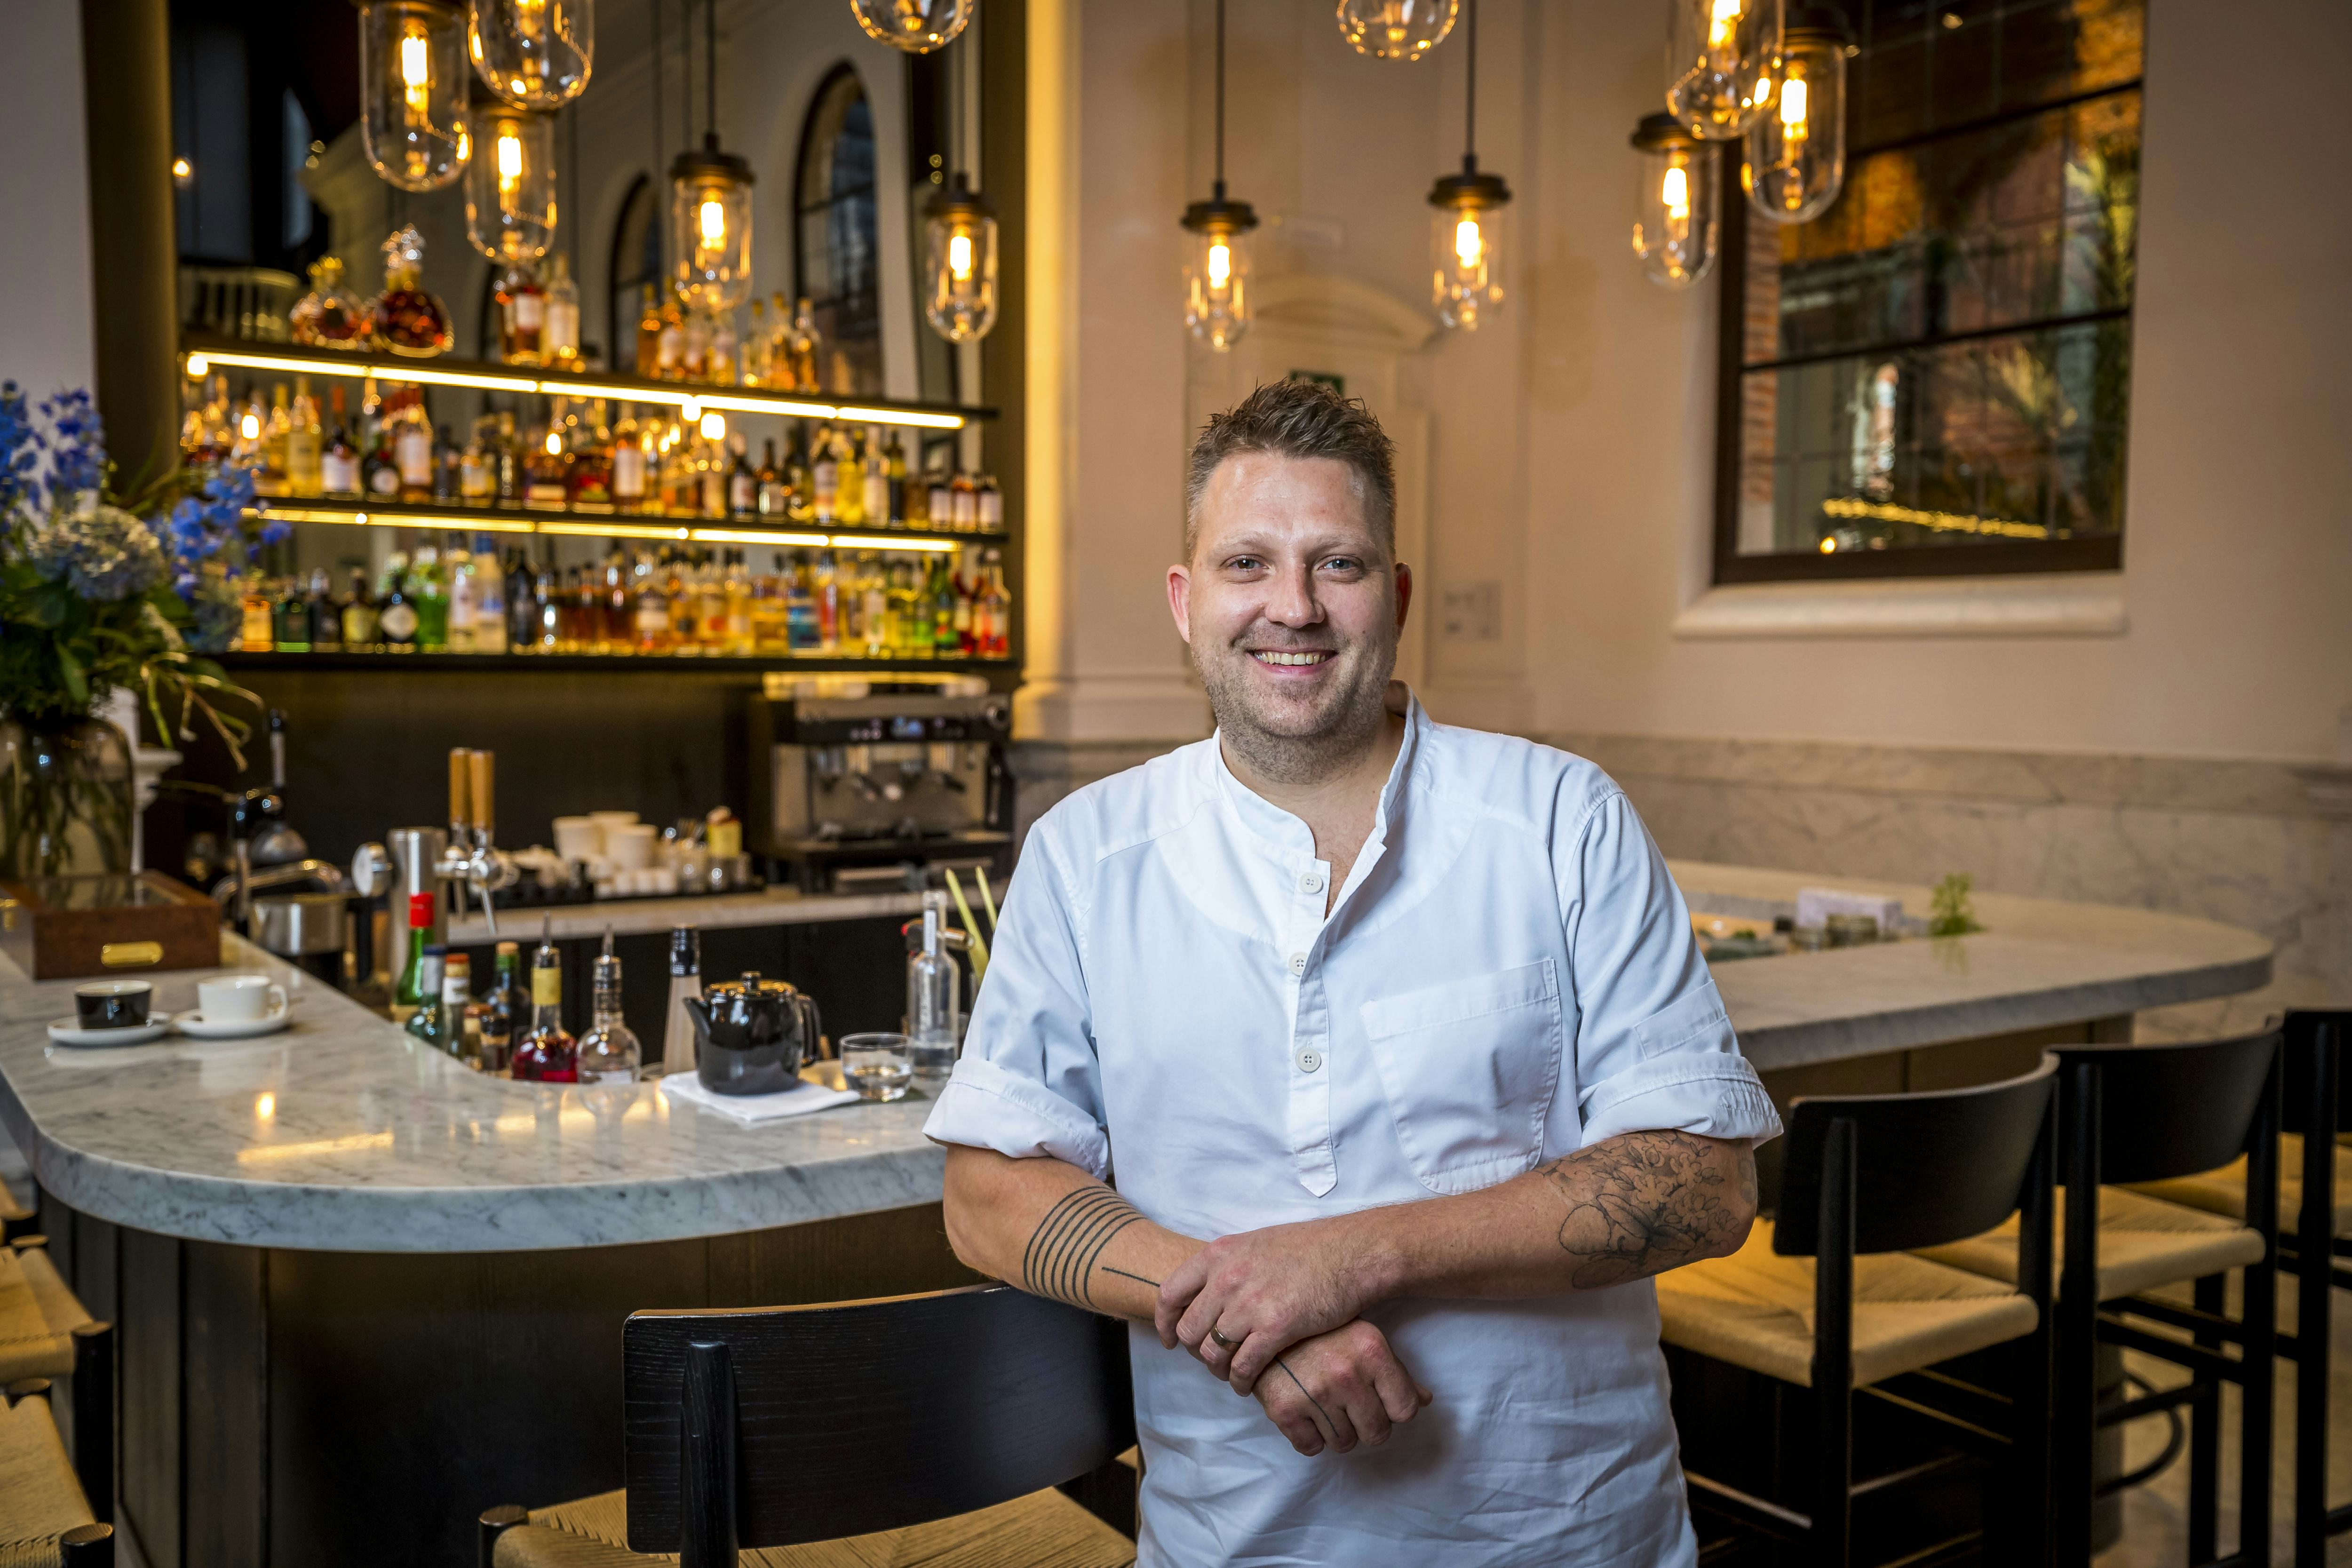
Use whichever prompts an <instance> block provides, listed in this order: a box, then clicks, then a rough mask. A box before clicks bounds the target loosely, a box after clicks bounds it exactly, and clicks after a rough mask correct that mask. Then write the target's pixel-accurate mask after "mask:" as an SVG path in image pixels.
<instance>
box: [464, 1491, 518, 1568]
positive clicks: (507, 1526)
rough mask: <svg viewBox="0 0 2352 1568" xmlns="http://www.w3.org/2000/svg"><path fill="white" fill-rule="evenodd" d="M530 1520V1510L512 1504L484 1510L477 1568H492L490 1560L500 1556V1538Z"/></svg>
mask: <svg viewBox="0 0 2352 1568" xmlns="http://www.w3.org/2000/svg"><path fill="white" fill-rule="evenodd" d="M529 1520H530V1510H527V1509H522V1508H518V1507H517V1506H515V1505H514V1504H513V1503H510V1502H509V1503H500V1504H499V1506H498V1507H496V1508H489V1509H484V1510H482V1517H481V1520H480V1527H481V1535H480V1537H479V1542H480V1545H479V1547H478V1550H477V1552H476V1555H475V1559H474V1561H475V1565H476V1568H490V1560H491V1559H492V1558H493V1557H495V1556H496V1555H497V1554H498V1550H499V1536H501V1535H504V1534H505V1533H506V1532H507V1531H509V1530H512V1529H513V1528H514V1527H515V1526H517V1525H519V1524H523V1523H526V1522H528V1521H529Z"/></svg>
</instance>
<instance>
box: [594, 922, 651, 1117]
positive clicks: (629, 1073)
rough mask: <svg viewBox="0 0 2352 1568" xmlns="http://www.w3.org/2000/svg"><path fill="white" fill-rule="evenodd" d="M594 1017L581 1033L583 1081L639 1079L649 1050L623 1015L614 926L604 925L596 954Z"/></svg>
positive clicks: (619, 967) (629, 1081) (627, 1081)
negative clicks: (614, 947)
mask: <svg viewBox="0 0 2352 1568" xmlns="http://www.w3.org/2000/svg"><path fill="white" fill-rule="evenodd" d="M593 1008H594V1017H593V1021H592V1022H591V1023H590V1024H589V1026H588V1032H587V1033H586V1034H584V1035H583V1036H581V1037H580V1081H581V1082H582V1083H635V1082H636V1081H637V1079H638V1078H639V1076H640V1075H641V1073H642V1071H643V1068H644V1062H645V1053H644V1051H643V1050H642V1049H640V1048H639V1047H638V1045H637V1037H636V1035H635V1031H633V1030H631V1029H630V1027H629V1026H628V1024H627V1023H626V1022H625V1020H624V1019H623V1018H622V1016H621V961H620V960H619V959H618V958H616V957H614V953H613V928H612V927H610V926H606V927H605V928H604V952H601V953H599V954H598V955H597V957H596V967H595V981H594V1002H593Z"/></svg>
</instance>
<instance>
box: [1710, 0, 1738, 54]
mask: <svg viewBox="0 0 2352 1568" xmlns="http://www.w3.org/2000/svg"><path fill="white" fill-rule="evenodd" d="M1738 26H1739V0H1715V9H1714V11H1713V13H1712V14H1710V15H1709V16H1708V17H1707V24H1706V47H1708V48H1710V49H1720V48H1725V47H1728V46H1729V45H1730V43H1731V34H1732V30H1733V29H1734V28H1736V27H1738Z"/></svg>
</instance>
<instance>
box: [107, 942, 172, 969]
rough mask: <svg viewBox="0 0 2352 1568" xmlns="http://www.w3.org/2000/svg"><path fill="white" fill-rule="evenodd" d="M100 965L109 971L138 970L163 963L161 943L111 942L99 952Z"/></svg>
mask: <svg viewBox="0 0 2352 1568" xmlns="http://www.w3.org/2000/svg"><path fill="white" fill-rule="evenodd" d="M98 961H99V963H102V964H104V965H106V967H107V968H109V969H138V968H141V967H142V966H144V965H146V964H150V963H163V943H162V942H108V943H106V944H105V945H104V946H102V947H100V949H99V950H98Z"/></svg>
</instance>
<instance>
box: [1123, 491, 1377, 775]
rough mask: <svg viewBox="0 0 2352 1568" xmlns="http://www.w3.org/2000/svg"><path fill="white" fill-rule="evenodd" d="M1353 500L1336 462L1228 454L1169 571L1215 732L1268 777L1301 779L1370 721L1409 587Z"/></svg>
mask: <svg viewBox="0 0 2352 1568" xmlns="http://www.w3.org/2000/svg"><path fill="white" fill-rule="evenodd" d="M1364 491H1365V486H1364V484H1363V482H1362V480H1361V479H1360V477H1359V476H1358V474H1357V473H1356V470H1355V469H1354V468H1350V467H1349V465H1347V464H1346V463H1343V462H1340V461H1339V460H1337V459H1336V458H1289V457H1283V456H1280V455H1278V454H1276V453H1271V452H1242V453H1237V454H1235V455H1234V456H1233V457H1230V458H1226V459H1225V460H1224V461H1223V462H1222V463H1220V464H1219V465H1218V466H1217V469H1216V472H1215V473H1213V475H1211V476H1210V479H1209V482H1208V485H1207V487H1206V488H1205V489H1204V490H1203V491H1202V496H1201V500H1200V504H1199V505H1198V507H1197V508H1196V509H1195V511H1194V516H1193V524H1194V529H1195V535H1196V536H1195V540H1194V543H1193V547H1192V560H1191V561H1190V562H1188V563H1185V564H1184V565H1181V566H1171V567H1170V568H1169V571H1168V603H1169V607H1170V609H1171V610H1172V611H1173V612H1174V614H1175V616H1176V629H1177V630H1178V632H1180V633H1181V635H1182V636H1183V638H1184V640H1185V641H1186V642H1187V643H1188V644H1190V645H1191V646H1192V662H1193V664H1194V665H1195V667H1197V668H1199V670H1200V672H1201V681H1202V685H1203V686H1205V687H1207V688H1208V692H1209V704H1210V706H1211V707H1212V708H1213V709H1214V710H1216V715H1217V723H1218V725H1219V727H1220V728H1221V729H1222V730H1223V731H1224V736H1225V740H1226V742H1227V743H1228V744H1229V745H1231V746H1232V747H1233V748H1234V751H1235V752H1238V753H1239V754H1240V755H1241V757H1242V758H1243V759H1244V761H1245V762H1247V763H1249V764H1250V765H1251V766H1252V767H1254V768H1256V769H1257V770H1258V771H1259V772H1261V773H1265V775H1267V776H1268V777H1270V778H1277V779H1285V780H1301V781H1303V780H1306V779H1310V778H1312V777H1314V776H1316V775H1317V774H1318V773H1320V772H1321V771H1322V770H1323V768H1324V767H1325V766H1326V765H1327V763H1328V762H1330V761H1333V760H1337V759H1339V758H1342V757H1345V756H1346V755H1348V754H1349V753H1350V752H1353V751H1354V749H1355V748H1356V747H1358V746H1360V745H1361V744H1363V743H1364V742H1367V741H1368V740H1369V739H1370V736H1371V735H1372V733H1373V732H1374V731H1377V730H1378V729H1379V727H1380V724H1381V712H1382V702H1383V700H1384V699H1385V697H1386V696H1387V693H1388V682H1389V676H1390V673H1391V671H1392V670H1393V669H1394V668H1395V666H1396V651H1397V635H1398V633H1399V632H1400V630H1402V627H1403V625H1404V616H1405V608H1406V605H1407V603H1408V602H1409V600H1410V598H1411V596H1412V575H1411V574H1410V573H1409V572H1407V570H1406V569H1405V568H1404V567H1402V566H1400V565H1398V564H1397V563H1396V562H1395V559H1394V552H1393V551H1392V549H1391V546H1390V544H1389V542H1387V540H1385V539H1384V538H1383V537H1382V532H1381V530H1378V529H1375V528H1374V527H1373V525H1372V522H1371V521H1370V518H1369V517H1367V516H1366V504H1365V502H1366V498H1365V493H1364Z"/></svg>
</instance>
